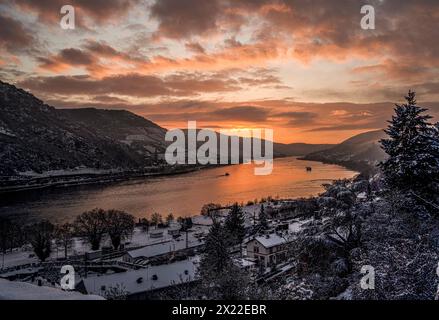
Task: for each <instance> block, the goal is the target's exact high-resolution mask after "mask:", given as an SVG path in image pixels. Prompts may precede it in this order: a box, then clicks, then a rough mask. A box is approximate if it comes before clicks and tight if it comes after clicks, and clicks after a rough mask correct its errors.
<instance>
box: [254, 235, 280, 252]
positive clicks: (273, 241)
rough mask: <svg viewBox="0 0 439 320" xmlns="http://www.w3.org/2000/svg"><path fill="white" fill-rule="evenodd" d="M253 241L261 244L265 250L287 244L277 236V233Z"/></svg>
mask: <svg viewBox="0 0 439 320" xmlns="http://www.w3.org/2000/svg"><path fill="white" fill-rule="evenodd" d="M255 240H256V241H258V242H259V243H260V244H262V245H263V246H264V247H265V248H271V247H275V246H278V245H281V244H284V243H286V242H287V241H286V239H285V238H283V237H281V236H279V235H278V234H277V233H272V234H268V235H264V236H259V237H256V238H255Z"/></svg>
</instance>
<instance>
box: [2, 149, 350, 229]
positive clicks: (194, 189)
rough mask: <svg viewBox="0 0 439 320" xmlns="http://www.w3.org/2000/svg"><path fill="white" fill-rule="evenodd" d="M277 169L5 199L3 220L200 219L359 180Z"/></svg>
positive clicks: (281, 165)
mask: <svg viewBox="0 0 439 320" xmlns="http://www.w3.org/2000/svg"><path fill="white" fill-rule="evenodd" d="M273 165H274V167H273V172H272V174H271V175H268V176H255V175H254V165H253V164H241V165H234V166H227V167H221V168H214V169H208V170H200V171H197V172H192V173H187V174H181V175H176V176H164V177H156V178H150V179H141V180H131V181H126V182H119V183H113V184H106V185H87V186H74V187H67V188H48V189H41V190H32V191H25V192H20V193H16V194H9V195H8V194H6V195H5V194H3V195H0V197H1V199H0V215H4V216H11V217H12V218H16V219H19V220H21V221H23V222H28V221H32V220H34V219H39V218H45V219H49V220H51V221H53V222H65V221H71V220H73V219H74V218H75V216H76V215H78V214H80V213H82V212H83V211H86V210H90V209H93V208H95V207H101V208H104V209H110V208H115V209H119V210H125V211H127V212H129V213H131V214H133V215H134V216H136V217H138V218H140V217H148V216H150V215H151V214H152V213H154V212H159V213H161V214H162V215H163V216H166V215H168V214H169V213H171V212H172V213H173V214H174V216H175V217H178V216H190V215H195V214H198V213H199V212H200V209H201V207H202V206H203V204H205V203H209V202H214V203H220V204H222V205H227V204H231V203H233V202H239V203H240V202H244V203H246V202H247V201H249V200H254V199H260V198H262V197H267V196H272V197H279V198H298V197H308V196H313V195H317V194H319V193H320V192H322V190H323V187H322V184H324V183H328V182H331V181H332V180H335V179H343V178H352V177H353V176H355V175H356V174H357V173H356V172H354V171H351V170H348V169H346V168H343V167H340V166H336V165H329V164H323V163H320V162H312V161H303V160H298V159H297V158H294V157H289V158H280V159H275V160H274V164H273ZM307 166H311V167H312V171H311V172H307V171H306V167H307ZM226 173H229V175H228V176H226V175H225V174H226Z"/></svg>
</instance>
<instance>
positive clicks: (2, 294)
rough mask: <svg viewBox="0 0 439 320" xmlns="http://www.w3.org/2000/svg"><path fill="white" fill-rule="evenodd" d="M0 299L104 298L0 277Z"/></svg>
mask: <svg viewBox="0 0 439 320" xmlns="http://www.w3.org/2000/svg"><path fill="white" fill-rule="evenodd" d="M0 300H104V298H102V297H100V296H93V295H85V294H81V293H79V292H72V291H63V290H61V289H57V288H50V287H39V286H36V285H33V284H30V283H25V282H16V281H9V280H5V279H0Z"/></svg>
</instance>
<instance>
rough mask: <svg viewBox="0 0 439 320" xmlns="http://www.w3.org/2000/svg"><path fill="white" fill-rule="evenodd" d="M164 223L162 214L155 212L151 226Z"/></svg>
mask: <svg viewBox="0 0 439 320" xmlns="http://www.w3.org/2000/svg"><path fill="white" fill-rule="evenodd" d="M162 223H163V218H162V215H161V214H160V213H157V212H154V213H153V214H152V216H151V224H152V225H155V226H157V225H159V224H162Z"/></svg>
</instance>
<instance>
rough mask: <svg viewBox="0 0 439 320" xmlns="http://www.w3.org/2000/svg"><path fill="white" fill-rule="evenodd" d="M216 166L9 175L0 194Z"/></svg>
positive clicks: (101, 182)
mask: <svg viewBox="0 0 439 320" xmlns="http://www.w3.org/2000/svg"><path fill="white" fill-rule="evenodd" d="M212 167H216V166H179V167H159V168H154V170H151V171H148V172H139V171H121V172H108V173H99V172H96V173H91V172H89V173H80V174H74V173H71V174H64V175H63V174H59V175H56V176H50V175H48V176H36V177H26V176H19V177H10V179H7V180H6V179H5V180H2V181H0V194H2V193H14V192H20V191H26V190H36V189H44V188H49V187H71V186H80V185H93V184H109V183H114V182H121V181H129V180H134V179H142V178H153V177H162V176H173V175H179V174H185V173H191V172H195V171H198V170H201V169H207V168H212Z"/></svg>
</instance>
